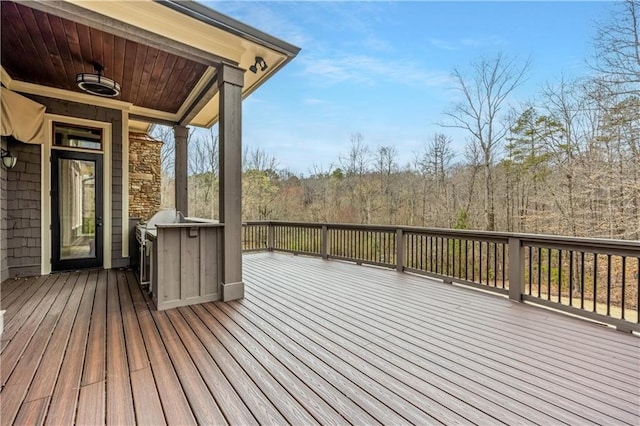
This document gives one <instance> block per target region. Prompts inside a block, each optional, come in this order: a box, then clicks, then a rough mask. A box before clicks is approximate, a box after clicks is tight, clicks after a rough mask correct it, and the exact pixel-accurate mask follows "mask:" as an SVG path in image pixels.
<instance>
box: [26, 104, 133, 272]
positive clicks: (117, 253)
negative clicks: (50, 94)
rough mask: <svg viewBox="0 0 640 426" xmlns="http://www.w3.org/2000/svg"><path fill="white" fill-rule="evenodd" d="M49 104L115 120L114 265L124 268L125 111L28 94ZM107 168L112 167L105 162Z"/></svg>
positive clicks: (68, 112) (59, 110)
mask: <svg viewBox="0 0 640 426" xmlns="http://www.w3.org/2000/svg"><path fill="white" fill-rule="evenodd" d="M25 96H28V97H29V98H31V99H33V100H34V101H36V102H39V103H41V104H42V105H45V106H46V107H47V113H49V114H57V115H65V116H70V117H77V118H83V119H86V120H95V121H102V122H106V123H111V125H112V126H111V206H112V210H111V230H112V235H111V259H112V260H111V267H113V268H118V267H124V266H127V265H128V264H129V258H128V257H122V111H120V110H117V109H110V108H103V107H98V106H93V105H86V104H79V103H76V102H70V101H65V100H61V99H53V98H47V97H43V96H36V95H25ZM104 167H109V165H108V164H104Z"/></svg>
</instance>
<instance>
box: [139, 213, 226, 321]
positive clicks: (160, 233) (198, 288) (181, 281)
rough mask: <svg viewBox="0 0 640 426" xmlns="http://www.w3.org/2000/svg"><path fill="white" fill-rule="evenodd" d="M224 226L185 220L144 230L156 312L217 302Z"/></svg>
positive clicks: (199, 220)
mask: <svg viewBox="0 0 640 426" xmlns="http://www.w3.org/2000/svg"><path fill="white" fill-rule="evenodd" d="M223 228H224V224H220V223H216V222H214V221H207V220H204V219H193V218H186V219H185V222H181V223H165V224H163V223H158V224H156V228H155V229H149V230H147V231H146V237H147V241H148V244H149V245H150V251H151V253H150V255H151V259H150V262H151V274H150V275H151V276H150V281H151V283H150V285H151V293H152V299H153V301H154V303H155V305H156V308H157V309H158V310H164V309H170V308H175V307H178V306H185V305H192V304H196V303H204V302H209V301H212V300H218V299H220V295H221V292H220V280H221V274H220V268H219V265H220V263H221V259H222V257H221V250H222V231H223Z"/></svg>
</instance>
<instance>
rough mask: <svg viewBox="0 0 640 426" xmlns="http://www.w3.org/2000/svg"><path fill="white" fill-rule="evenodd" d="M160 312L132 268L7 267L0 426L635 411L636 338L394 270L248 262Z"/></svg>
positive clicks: (555, 419) (620, 418)
mask: <svg viewBox="0 0 640 426" xmlns="http://www.w3.org/2000/svg"><path fill="white" fill-rule="evenodd" d="M244 268H245V283H246V297H245V299H243V300H241V301H236V302H230V303H226V304H225V303H207V304H203V305H196V306H191V307H186V308H179V309H172V310H168V311H163V312H156V311H152V310H150V309H149V303H150V302H149V299H148V297H147V296H146V295H145V294H144V293H143V292H142V291H141V290H140V288H139V286H138V284H137V281H136V278H135V276H134V275H133V274H132V273H131V272H130V271H115V270H112V271H99V272H98V271H91V272H80V273H70V274H69V273H63V274H57V275H50V276H45V277H36V278H29V279H21V280H10V281H6V282H4V283H3V284H2V303H1V306H2V309H6V310H7V312H6V316H5V330H4V334H3V335H2V341H1V346H0V349H1V355H0V362H1V369H0V373H1V378H2V386H3V388H2V391H1V392H0V411H1V419H0V420H1V423H2V424H3V425H4V424H12V423H15V424H30V425H37V424H43V423H46V424H55V425H58V424H72V423H74V422H75V423H78V424H104V423H109V424H133V423H135V422H137V423H139V424H150V425H157V424H163V423H168V424H181V425H182V424H192V423H200V424H225V423H231V424H242V425H245V424H258V423H261V424H285V423H292V424H305V425H306V424H316V423H322V424H348V423H352V424H367V425H368V424H376V423H384V424H407V423H413V424H436V423H445V424H472V423H475V424H483V425H487V424H492V425H493V424H498V423H507V424H522V423H534V424H545V425H547V424H562V423H566V424H581V425H583V424H591V423H594V424H606V425H613V424H630V425H638V424H639V423H640V339H639V338H638V337H634V336H632V335H628V334H623V333H620V332H616V331H614V330H612V329H610V328H607V327H603V326H600V325H596V324H593V323H589V322H586V321H583V320H578V319H575V318H571V317H569V316H566V315H561V314H557V313H554V312H551V311H549V310H545V309H541V308H536V307H533V306H529V305H524V304H517V303H512V302H510V301H509V300H507V299H504V298H501V297H498V296H495V295H489V294H484V293H482V292H478V291H473V290H469V289H466V288H460V287H457V286H452V285H448V284H443V283H439V282H436V281H433V280H429V279H426V278H424V277H417V276H412V275H410V274H400V273H397V272H395V271H392V270H386V269H379V268H374V267H365V266H356V265H352V264H346V263H342V262H338V261H323V260H320V259H315V258H305V257H300V256H289V255H283V254H272V253H258V254H251V255H246V256H245V260H244Z"/></svg>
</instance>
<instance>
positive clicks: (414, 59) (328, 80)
mask: <svg viewBox="0 0 640 426" xmlns="http://www.w3.org/2000/svg"><path fill="white" fill-rule="evenodd" d="M205 4H207V5H208V6H209V7H211V8H213V9H215V10H218V11H219V12H222V13H224V14H226V15H229V16H231V17H233V18H236V19H239V20H241V21H243V22H245V23H247V24H249V25H251V26H254V27H256V28H258V29H260V30H262V31H265V32H267V33H269V34H272V35H274V36H276V37H279V38H281V39H283V40H286V41H288V42H290V43H292V44H295V45H297V46H299V47H301V48H302V51H301V52H300V54H299V55H298V56H297V57H296V58H295V59H294V60H293V61H292V62H291V63H290V64H289V65H287V66H286V67H285V68H284V69H283V70H281V71H280V72H279V73H277V74H276V75H275V76H274V77H273V78H272V79H271V80H269V81H268V82H267V83H265V84H264V85H263V86H262V87H261V88H260V89H259V90H258V91H256V92H254V93H253V94H252V95H251V96H250V97H249V98H247V99H246V100H245V102H244V118H243V120H244V121H243V138H244V144H245V146H247V147H249V148H250V149H254V148H261V149H263V150H265V151H266V152H267V153H269V154H270V155H273V156H275V157H276V158H277V159H278V161H279V167H280V168H288V169H290V170H291V171H293V172H294V173H297V174H305V175H308V174H309V172H310V171H311V170H312V168H313V167H314V165H315V166H316V167H320V168H322V169H323V170H325V171H326V170H328V169H329V168H330V166H333V167H336V166H338V164H337V163H338V159H339V157H340V156H345V155H346V153H347V151H348V148H349V145H350V136H351V134H353V133H356V132H359V133H361V134H362V135H363V136H364V142H365V143H366V144H367V145H369V147H371V148H372V149H374V150H375V149H376V148H377V147H378V146H388V145H394V146H396V149H397V151H398V154H399V155H398V161H399V163H400V165H401V166H403V165H405V164H407V163H408V162H410V161H412V159H413V158H414V156H415V153H416V152H418V151H420V150H421V148H422V146H423V145H424V144H425V142H426V141H427V140H428V139H429V138H430V137H431V136H432V135H433V134H434V133H435V132H441V133H445V134H448V135H450V136H451V137H453V139H454V149H456V151H458V152H459V153H461V152H462V150H463V147H464V143H465V142H464V135H463V134H461V133H460V132H456V131H454V130H451V129H445V128H442V127H439V126H438V125H437V124H436V123H438V122H441V121H443V120H444V119H445V117H444V115H443V112H444V111H445V110H447V109H449V108H450V107H451V105H452V104H453V102H455V100H456V91H455V90H453V87H454V86H453V82H452V80H451V77H450V75H451V71H452V70H453V69H454V68H458V69H460V70H461V71H462V72H463V73H464V71H465V70H466V69H468V68H469V64H470V63H471V62H472V61H473V60H477V59H479V58H481V57H487V58H490V57H494V56H495V55H496V54H497V53H499V52H502V53H504V54H505V55H508V56H511V57H514V56H516V57H518V58H520V59H521V60H522V61H525V60H526V59H527V58H528V57H530V58H531V60H532V67H531V69H530V72H529V74H528V75H529V78H528V80H527V82H526V83H525V84H524V85H523V86H522V87H521V88H520V89H519V90H518V92H517V93H515V94H514V97H513V98H514V100H518V101H525V100H528V99H532V98H534V97H535V94H536V92H537V91H538V89H539V88H540V86H541V85H542V84H544V83H545V82H554V81H556V80H558V79H559V78H560V77H562V76H564V77H572V76H582V75H586V74H587V73H588V72H589V70H588V67H587V65H586V59H587V58H588V57H589V55H590V54H591V46H592V38H593V36H594V33H595V29H594V22H595V21H597V20H599V19H603V18H606V17H607V16H608V15H609V10H610V8H611V3H609V2H574V1H564V2H506V1H501V2H408V1H398V2H381V1H370V2H353V1H350V2H328V1H304V2H292V1H286V2H272V1H269V2H255V1H233V2H205Z"/></svg>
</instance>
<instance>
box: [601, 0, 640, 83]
mask: <svg viewBox="0 0 640 426" xmlns="http://www.w3.org/2000/svg"><path fill="white" fill-rule="evenodd" d="M594 45H595V46H594V47H595V55H594V58H593V60H592V61H591V67H592V68H593V69H594V70H595V71H596V72H598V77H597V82H598V83H599V84H600V86H601V87H602V88H603V89H604V90H606V91H608V92H610V94H612V95H621V94H625V95H629V94H635V95H638V94H640V2H638V1H637V0H624V1H622V2H616V3H615V9H614V10H613V11H612V13H611V16H610V17H609V19H608V20H606V21H603V22H600V23H599V24H598V30H597V33H596V36H595V39H594Z"/></svg>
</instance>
